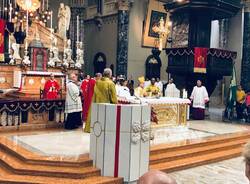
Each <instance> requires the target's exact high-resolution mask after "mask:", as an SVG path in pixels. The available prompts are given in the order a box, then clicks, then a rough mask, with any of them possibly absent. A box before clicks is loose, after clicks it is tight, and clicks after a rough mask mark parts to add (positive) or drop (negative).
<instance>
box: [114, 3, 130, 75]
mask: <svg viewBox="0 0 250 184" xmlns="http://www.w3.org/2000/svg"><path fill="white" fill-rule="evenodd" d="M129 6H130V3H129V0H118V38H117V57H116V60H117V61H116V75H125V76H127V69H128V32H129Z"/></svg>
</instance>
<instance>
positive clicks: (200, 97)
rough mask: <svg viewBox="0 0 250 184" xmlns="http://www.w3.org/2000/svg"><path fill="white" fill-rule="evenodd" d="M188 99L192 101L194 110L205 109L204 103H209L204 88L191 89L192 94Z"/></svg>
mask: <svg viewBox="0 0 250 184" xmlns="http://www.w3.org/2000/svg"><path fill="white" fill-rule="evenodd" d="M190 98H191V99H192V100H193V107H194V108H201V109H205V104H206V101H209V97H208V93H207V89H206V87H204V86H201V87H198V86H195V87H194V88H193V92H192V94H191V96H190Z"/></svg>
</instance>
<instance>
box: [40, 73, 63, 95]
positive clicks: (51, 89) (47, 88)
mask: <svg viewBox="0 0 250 184" xmlns="http://www.w3.org/2000/svg"><path fill="white" fill-rule="evenodd" d="M59 90H60V85H59V84H58V82H57V81H56V80H55V76H54V74H53V73H51V74H50V79H49V80H48V81H46V83H45V85H44V91H43V93H44V98H45V99H56V98H58V92H59Z"/></svg>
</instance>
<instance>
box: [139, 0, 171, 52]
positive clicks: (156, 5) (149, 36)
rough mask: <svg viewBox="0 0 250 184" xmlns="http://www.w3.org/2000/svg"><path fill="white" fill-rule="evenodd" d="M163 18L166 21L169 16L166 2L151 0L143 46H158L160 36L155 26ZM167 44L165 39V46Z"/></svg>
mask: <svg viewBox="0 0 250 184" xmlns="http://www.w3.org/2000/svg"><path fill="white" fill-rule="evenodd" d="M161 18H163V19H164V22H165V21H166V19H167V18H168V14H167V13H166V10H165V9H164V4H163V3H162V2H159V1H156V0H150V1H149V3H148V11H147V16H146V21H145V23H144V30H143V37H142V46H143V47H151V48H154V47H155V46H156V44H157V43H156V39H157V38H158V37H159V36H158V34H157V33H155V32H154V31H153V27H154V26H156V25H158V24H159V22H160V19H161ZM165 45H166V40H163V46H165Z"/></svg>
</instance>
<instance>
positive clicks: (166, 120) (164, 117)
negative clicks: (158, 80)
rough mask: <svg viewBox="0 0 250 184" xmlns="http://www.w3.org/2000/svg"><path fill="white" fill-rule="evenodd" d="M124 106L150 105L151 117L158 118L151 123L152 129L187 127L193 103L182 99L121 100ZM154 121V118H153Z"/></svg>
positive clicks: (132, 98)
mask: <svg viewBox="0 0 250 184" xmlns="http://www.w3.org/2000/svg"><path fill="white" fill-rule="evenodd" d="M119 102H120V103H122V104H125V103H131V104H148V105H149V106H151V111H152V112H151V116H155V117H156V122H154V121H152V122H151V127H152V128H163V127H168V128H169V127H187V126H188V123H187V120H188V119H189V109H190V104H191V101H190V100H189V99H182V98H170V97H160V98H135V97H131V98H128V99H126V100H124V99H119ZM151 120H152V117H151Z"/></svg>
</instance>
